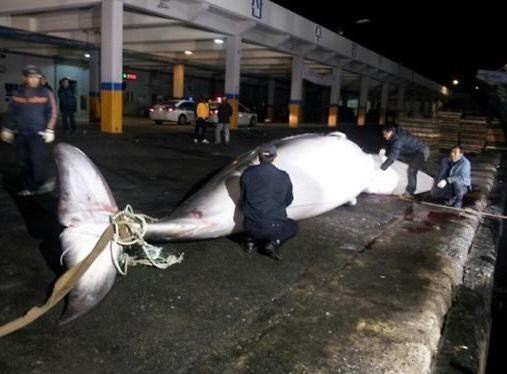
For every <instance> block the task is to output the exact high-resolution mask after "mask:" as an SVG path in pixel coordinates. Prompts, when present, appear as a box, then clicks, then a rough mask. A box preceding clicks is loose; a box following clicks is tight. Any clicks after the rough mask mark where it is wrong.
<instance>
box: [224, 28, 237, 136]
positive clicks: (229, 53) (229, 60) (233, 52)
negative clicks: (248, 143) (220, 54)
mask: <svg viewBox="0 0 507 374" xmlns="http://www.w3.org/2000/svg"><path fill="white" fill-rule="evenodd" d="M240 79H241V37H239V36H229V37H228V38H227V41H226V55H225V96H226V97H227V98H228V99H229V104H231V107H232V116H231V124H230V127H231V128H232V129H237V128H238V119H239V86H240Z"/></svg>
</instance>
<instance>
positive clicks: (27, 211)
mask: <svg viewBox="0 0 507 374" xmlns="http://www.w3.org/2000/svg"><path fill="white" fill-rule="evenodd" d="M191 130H192V129H191V128H190V127H188V126H156V125H154V124H151V123H148V122H146V121H138V120H136V119H131V120H129V121H128V123H127V124H126V125H125V133H124V134H123V135H107V134H102V133H100V132H99V131H98V129H97V128H96V126H94V125H89V124H82V125H81V129H80V131H78V133H76V134H73V135H63V134H61V135H60V134H58V137H57V141H58V142H60V141H65V142H68V143H70V144H73V145H75V146H77V147H79V148H80V149H82V150H83V151H84V152H85V153H86V154H87V155H88V156H89V157H90V158H91V159H92V160H93V161H94V162H95V163H96V165H97V166H98V168H99V169H100V171H101V172H102V173H103V175H104V177H105V179H106V181H107V182H108V183H109V186H110V188H111V190H112V192H113V195H114V196H115V198H116V201H117V203H118V205H119V206H120V207H123V206H125V204H130V205H132V206H133V208H134V209H135V210H136V211H140V212H143V213H145V214H148V215H151V216H154V217H163V216H165V215H167V214H168V213H169V212H170V211H171V209H173V208H174V207H175V206H177V205H178V204H179V203H180V202H181V200H182V199H184V198H185V197H186V196H188V195H189V194H190V193H192V191H195V189H196V186H199V185H200V184H202V181H203V180H205V179H206V178H207V177H209V176H210V175H212V174H213V173H214V172H216V171H217V170H219V169H221V168H222V167H224V166H226V165H227V164H228V163H229V162H231V161H232V160H233V159H234V158H235V157H237V156H238V155H240V154H241V153H243V152H245V151H247V150H249V149H251V148H253V147H255V146H257V145H258V144H260V143H262V142H265V141H268V140H272V139H277V138H281V137H284V136H288V135H293V134H294V133H303V132H329V131H331V129H329V128H327V127H324V126H318V125H308V126H304V127H301V128H299V129H296V130H294V129H289V128H287V127H286V126H283V125H277V124H271V125H258V126H257V127H255V128H242V129H240V130H236V131H233V133H232V135H231V145H229V146H225V145H213V144H208V145H205V144H194V143H193V141H192V136H191ZM338 130H343V131H344V132H345V133H347V135H348V136H349V138H351V139H352V140H354V141H356V142H357V143H358V144H359V145H360V146H361V147H362V148H363V149H364V150H365V151H369V152H374V151H376V150H378V148H379V147H380V144H381V137H380V134H381V133H380V129H379V128H378V127H377V126H366V127H365V128H358V127H356V126H342V127H341V128H338ZM209 135H211V134H209ZM442 156H443V153H439V151H438V150H433V152H432V157H431V159H430V161H429V162H428V163H427V164H426V165H425V168H426V171H427V172H429V173H430V174H433V173H434V172H435V171H436V167H437V162H438V160H439V159H440V157H442ZM471 160H472V168H473V170H474V173H475V174H474V175H475V177H474V178H473V183H474V190H473V192H472V193H471V194H469V196H467V200H466V206H467V207H469V208H474V209H477V210H480V211H483V210H487V209H489V208H490V207H491V206H494V205H495V203H498V202H499V199H501V196H502V193H503V192H498V191H497V192H496V195H495V194H493V195H492V192H491V191H493V192H494V191H495V182H496V177H497V170H498V169H497V167H498V166H500V167H502V165H501V158H500V156H499V155H498V154H496V153H487V154H482V155H477V156H471ZM337 162H339V160H337ZM0 172H1V173H2V177H3V179H2V180H3V188H2V189H0V215H1V217H2V223H3V224H2V225H1V227H0V233H1V234H0V324H1V323H5V322H7V321H9V320H11V319H13V318H16V317H18V316H20V315H21V314H23V313H24V312H25V311H26V310H27V309H29V308H30V307H31V306H32V305H38V304H42V303H43V302H44V301H45V298H46V296H47V293H48V290H49V289H50V287H51V284H52V282H53V281H54V279H55V277H56V276H57V274H58V273H59V272H60V271H61V268H60V266H59V261H58V257H59V246H58V234H59V232H60V230H61V227H60V226H59V224H58V220H57V217H56V205H57V196H54V195H47V196H43V197H37V198H19V197H17V196H15V191H16V188H17V179H16V176H15V162H14V150H13V147H12V146H10V145H7V144H0ZM492 196H493V197H494V199H497V200H498V201H496V202H495V201H492ZM481 222H482V223H483V221H482V220H481V219H479V218H477V217H476V216H473V215H468V214H467V215H463V214H459V213H457V212H454V211H450V210H447V209H444V208H439V207H433V206H428V205H424V204H421V203H419V202H415V203H412V202H406V201H402V200H400V199H398V198H397V197H395V196H375V195H365V194H363V195H360V196H359V198H358V203H357V205H356V206H341V207H338V208H337V209H334V210H333V211H331V212H329V213H327V214H324V215H321V216H318V217H315V218H311V219H307V220H304V221H301V222H300V233H299V234H298V236H297V237H296V238H295V239H293V240H291V241H289V242H288V243H287V244H286V245H285V246H284V247H283V248H282V251H281V255H282V257H283V259H282V261H280V262H277V261H273V260H272V259H270V258H268V257H266V256H262V255H259V254H253V255H252V254H247V253H245V252H244V251H243V250H242V248H241V246H240V244H239V243H238V238H236V237H232V238H231V237H227V238H219V239H215V240H203V241H191V242H182V243H174V244H171V245H170V249H171V250H174V251H178V252H180V251H181V252H184V261H183V262H182V263H181V264H177V265H174V266H172V267H170V268H169V269H167V270H158V269H155V268H150V267H140V266H137V267H132V268H129V271H128V274H127V275H126V276H121V277H120V276H119V277H118V278H117V280H116V283H115V285H114V287H113V289H112V290H111V292H110V294H109V295H108V296H107V297H106V299H105V300H104V301H103V302H102V303H100V305H98V306H97V307H95V308H94V309H93V310H92V311H91V312H90V313H88V314H86V315H84V316H83V317H81V318H79V319H77V320H75V321H73V322H71V323H69V324H66V325H59V324H58V318H59V315H60V314H61V312H62V310H63V305H60V306H58V307H56V308H54V309H53V310H52V311H50V312H49V313H48V314H46V315H45V316H43V317H42V318H41V319H40V320H38V321H36V322H34V323H33V324H31V325H30V326H27V327H26V328H24V329H22V330H20V331H17V332H15V333H13V334H12V335H9V336H7V337H4V338H0V373H5V374H7V373H53V374H59V373H62V374H63V373H87V374H88V373H119V372H122V373H403V374H408V373H418V374H419V373H429V372H431V370H434V369H435V365H436V363H435V362H436V361H435V357H439V356H438V354H439V352H440V350H441V348H440V347H441V344H442V341H443V340H442V339H441V338H442V336H444V335H445V328H444V327H445V320H446V316H447V315H448V313H449V311H451V310H452V308H453V305H456V299H455V296H456V289H457V288H458V287H459V286H460V285H463V284H464V279H465V274H464V269H466V267H467V264H469V263H468V262H467V261H468V260H469V251H470V249H471V248H472V244H473V242H474V237H475V236H476V233H477V232H478V230H479V229H480V228H481V227H483V226H482V225H481ZM492 245H494V244H492ZM483 250H484V251H490V252H491V246H489V247H488V248H486V249H483ZM488 253H489V252H488ZM480 256H481V255H480V254H479V255H478V257H479V258H480ZM493 261H494V258H493ZM474 266H476V268H478V267H480V266H481V265H474ZM488 276H491V274H490V275H488ZM485 292H486V294H487V292H488V290H487V289H486V290H485ZM443 334H444V335H443ZM484 339H485V338H483V340H484ZM453 344H459V343H453ZM482 349H483V348H482ZM442 360H443V361H442V362H440V365H441V366H440V367H441V368H445V367H446V363H448V362H450V361H452V358H451V359H446V358H442ZM465 364H466V363H465ZM465 364H464V365H465ZM470 365H472V364H470ZM442 370H444V369H442ZM442 372H444V371H442Z"/></svg>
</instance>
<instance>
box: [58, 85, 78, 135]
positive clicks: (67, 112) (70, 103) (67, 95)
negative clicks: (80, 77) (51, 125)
mask: <svg viewBox="0 0 507 374" xmlns="http://www.w3.org/2000/svg"><path fill="white" fill-rule="evenodd" d="M58 99H59V100H60V112H61V113H62V123H63V131H64V132H67V131H69V126H70V133H71V134H72V133H74V131H76V119H75V118H74V114H75V113H76V110H77V99H76V95H75V94H74V88H73V87H72V86H71V84H70V79H69V78H67V77H65V78H62V79H61V80H60V88H59V89H58Z"/></svg>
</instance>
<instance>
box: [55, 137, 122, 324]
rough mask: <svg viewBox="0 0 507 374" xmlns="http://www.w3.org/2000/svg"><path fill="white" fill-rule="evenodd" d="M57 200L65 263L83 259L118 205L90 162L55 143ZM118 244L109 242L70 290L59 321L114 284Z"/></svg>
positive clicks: (90, 304) (90, 303) (79, 311)
mask: <svg viewBox="0 0 507 374" xmlns="http://www.w3.org/2000/svg"><path fill="white" fill-rule="evenodd" d="M55 159H56V164H57V167H58V176H59V184H60V200H59V207H58V217H59V220H60V223H62V224H63V225H64V226H66V227H67V228H66V229H65V230H64V231H63V232H62V234H61V235H60V241H61V247H62V251H63V253H64V260H65V265H66V266H67V268H70V267H72V266H74V265H76V264H78V263H79V262H80V261H82V260H83V259H84V258H85V257H86V256H87V255H88V254H89V253H90V252H91V251H92V250H93V248H94V246H95V245H96V243H97V241H98V240H99V238H100V236H101V235H102V233H103V232H104V230H105V229H106V228H107V227H108V225H109V220H110V217H111V215H113V214H114V213H116V212H117V210H118V208H117V207H116V203H115V201H114V198H113V195H112V194H111V191H110V189H109V187H108V185H107V183H106V181H105V180H104V178H103V177H102V175H101V173H100V172H99V170H98V169H97V167H96V166H95V165H94V164H93V162H92V161H91V160H90V159H89V158H88V157H87V156H86V155H85V154H84V153H83V152H81V151H80V150H79V149H77V148H75V147H73V146H71V145H68V144H64V143H61V144H58V145H57V146H56V147H55ZM120 250H121V247H120V246H118V245H116V244H114V243H111V242H110V243H108V244H107V248H105V249H104V250H103V252H102V253H101V254H100V255H99V256H98V257H97V258H96V259H95V261H94V262H93V263H92V264H91V265H90V267H89V268H88V270H87V271H86V272H85V273H84V274H83V276H82V277H81V278H80V279H79V280H78V282H77V284H76V285H75V286H74V287H73V288H72V290H71V291H70V293H69V295H68V298H67V305H66V308H65V311H64V314H63V316H62V319H61V322H62V323H66V322H69V321H72V320H73V319H75V318H77V317H79V316H81V315H83V314H84V313H86V312H88V311H89V310H90V309H92V308H93V307H94V306H95V305H97V304H98V303H100V301H101V300H102V299H103V298H104V297H105V296H106V295H107V293H108V292H109V291H110V290H111V287H112V286H113V284H114V280H115V277H116V268H115V266H114V263H113V261H112V259H113V258H118V255H119V253H120Z"/></svg>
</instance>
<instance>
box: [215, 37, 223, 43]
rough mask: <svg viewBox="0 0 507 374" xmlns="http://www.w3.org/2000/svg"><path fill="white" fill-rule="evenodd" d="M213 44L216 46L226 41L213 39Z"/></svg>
mask: <svg viewBox="0 0 507 374" xmlns="http://www.w3.org/2000/svg"><path fill="white" fill-rule="evenodd" d="M213 43H215V44H224V40H223V39H218V38H217V39H213Z"/></svg>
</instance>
